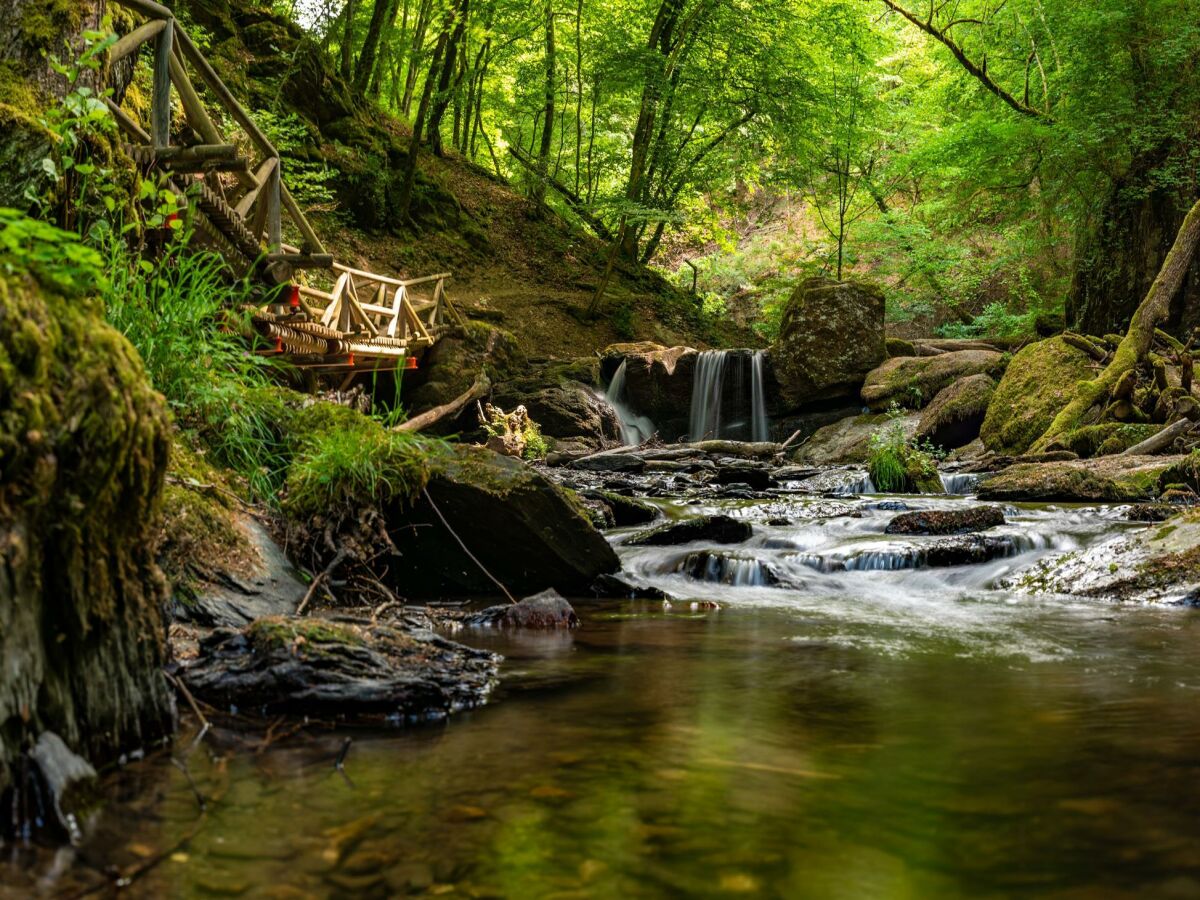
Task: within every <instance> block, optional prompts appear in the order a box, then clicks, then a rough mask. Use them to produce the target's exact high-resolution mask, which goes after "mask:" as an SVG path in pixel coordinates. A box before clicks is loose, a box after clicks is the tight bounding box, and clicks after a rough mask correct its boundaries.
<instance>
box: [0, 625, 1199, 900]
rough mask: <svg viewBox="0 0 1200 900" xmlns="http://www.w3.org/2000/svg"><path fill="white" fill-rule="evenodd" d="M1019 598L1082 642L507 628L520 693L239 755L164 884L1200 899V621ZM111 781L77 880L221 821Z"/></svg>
mask: <svg viewBox="0 0 1200 900" xmlns="http://www.w3.org/2000/svg"><path fill="white" fill-rule="evenodd" d="M984 605H985V604H983V603H982V602H981V603H979V604H976V606H984ZM967 609H968V612H969V610H970V607H967ZM1008 609H1009V611H1010V615H1011V621H1012V626H1011V628H1012V631H1013V636H1011V639H1012V640H1013V641H1025V640H1028V639H1030V638H1031V636H1040V639H1043V640H1045V641H1048V642H1053V643H1054V644H1055V645H1057V646H1061V647H1065V648H1066V647H1069V648H1070V651H1071V652H1070V653H1069V654H1063V655H1059V656H1056V657H1054V658H1051V659H1048V660H1046V661H1040V662H1039V661H1032V660H1030V659H1029V658H1026V657H1021V656H1004V655H994V654H988V653H964V652H963V647H962V645H961V644H960V643H957V642H955V641H948V640H943V639H942V637H940V636H939V634H938V633H936V632H933V633H931V634H930V635H929V636H928V638H927V639H926V640H925V641H923V642H922V643H921V644H920V645H919V646H915V647H913V648H912V649H911V650H910V652H908V653H905V654H901V655H891V654H883V653H878V652H875V651H873V650H872V649H870V648H867V647H863V646H858V645H851V644H847V643H844V642H840V641H837V640H831V639H828V635H829V633H830V631H831V630H830V628H829V627H828V622H826V621H823V620H822V619H821V617H820V616H819V615H817V614H816V613H814V612H812V611H808V612H803V611H800V612H797V611H788V610H784V609H778V608H758V609H728V608H727V609H724V610H722V611H720V612H719V613H715V614H708V615H673V614H668V613H664V612H663V611H662V610H661V608H660V607H659V606H658V605H655V604H621V605H616V604H605V605H600V606H597V607H595V608H592V609H589V610H587V611H586V614H585V627H584V628H583V629H582V630H580V631H579V632H577V633H576V634H574V635H572V636H570V638H569V639H567V640H562V639H558V640H550V641H545V640H541V639H530V638H529V637H528V636H525V637H522V638H521V639H520V640H519V641H517V642H509V641H508V640H506V639H505V638H503V637H502V636H495V635H494V636H492V637H490V638H489V639H488V644H489V646H491V647H493V648H495V649H498V650H501V651H502V652H504V653H506V654H507V655H508V657H509V662H508V663H507V664H506V665H507V667H508V668H507V669H506V675H507V678H506V681H505V686H504V687H503V689H502V691H501V693H500V694H499V695H498V696H497V698H496V702H495V704H494V705H492V706H489V707H487V708H484V709H480V710H475V711H473V712H470V713H467V714H465V715H462V716H457V717H455V718H454V719H452V720H451V721H450V722H449V723H447V724H445V725H441V726H430V727H420V728H415V729H412V730H410V731H406V732H391V733H385V734H379V733H358V734H355V735H354V736H355V743H354V744H353V746H352V749H351V751H350V753H349V755H348V757H347V760H346V772H347V774H348V775H349V776H350V778H349V780H346V779H343V778H341V777H339V776H338V774H337V773H336V772H335V771H334V770H333V766H332V761H333V759H334V758H335V756H336V755H337V752H338V748H339V747H340V745H341V741H342V736H341V735H339V734H325V735H317V736H296V737H294V738H292V739H290V740H286V741H283V742H281V743H278V744H274V745H272V746H270V747H268V748H266V749H264V750H263V751H262V752H258V753H256V752H253V750H252V749H251V750H247V749H245V748H243V749H242V750H240V751H239V752H236V753H233V754H232V755H227V751H228V748H229V746H231V745H229V744H228V736H226V735H223V734H221V733H218V734H216V735H214V736H212V737H210V738H206V740H205V741H204V743H203V744H202V745H201V746H200V748H199V749H198V750H197V751H196V752H195V753H193V755H192V756H191V758H190V765H191V770H192V773H193V775H194V776H195V779H196V782H197V784H198V786H199V787H200V789H201V790H202V791H203V792H204V793H206V794H209V795H216V794H220V795H221V796H220V800H219V802H215V803H213V804H212V806H211V808H210V811H209V814H208V821H207V822H206V823H205V825H204V827H203V828H202V829H201V830H200V831H199V832H198V834H197V835H196V837H195V838H194V839H193V840H192V841H191V842H190V843H189V844H188V845H187V846H186V847H183V848H180V849H179V851H178V852H176V853H174V854H173V855H172V856H171V858H169V859H167V860H166V861H164V862H163V863H162V864H161V865H158V866H157V867H156V868H154V869H153V871H152V872H151V873H150V874H149V875H147V876H146V877H144V878H143V879H141V880H140V881H139V882H138V883H137V884H136V885H135V889H136V890H135V893H137V894H143V895H146V896H180V897H190V896H214V895H217V896H229V895H241V896H271V897H298V896H347V895H354V896H368V897H370V896H380V897H383V896H395V895H397V894H405V893H430V894H438V893H442V892H447V893H451V892H452V893H453V894H454V895H466V896H504V897H549V896H555V897H563V896H568V897H576V896H578V897H630V896H634V897H637V896H664V895H669V896H674V895H679V894H684V893H686V894H698V895H713V894H736V893H742V894H747V895H759V896H779V897H822V898H824V897H835V898H837V897H854V898H860V897H960V896H971V897H979V896H1011V895H1013V894H1018V893H1019V894H1022V895H1035V896H1047V897H1085V896H1087V897H1092V896H1105V897H1107V896H1117V897H1120V896H1129V897H1133V896H1166V895H1168V894H1169V895H1171V896H1197V895H1200V850H1197V848H1196V846H1195V842H1194V839H1193V831H1194V825H1195V821H1196V815H1197V812H1200V778H1197V775H1198V774H1200V772H1198V771H1197V770H1198V769H1200V764H1198V763H1197V761H1196V752H1195V751H1196V747H1197V746H1198V745H1200V744H1198V741H1200V704H1198V703H1197V699H1198V694H1197V691H1198V690H1200V670H1198V667H1197V664H1196V662H1195V653H1194V647H1195V646H1196V642H1197V638H1200V631H1198V630H1197V619H1196V617H1195V614H1193V613H1192V612H1190V611H1185V610H1153V609H1134V610H1119V611H1118V610H1114V609H1112V608H1109V607H1105V606H1101V605H1091V606H1087V607H1084V606H1077V607H1059V606H1053V605H1049V604H1047V605H1044V606H1021V607H1019V608H1014V607H1009V608H1008ZM839 627H840V626H839ZM997 627H998V626H997ZM835 630H836V629H835ZM109 788H110V790H111V791H113V792H114V799H113V801H112V802H110V804H109V805H108V807H107V808H106V810H105V812H104V813H103V815H102V816H100V817H99V820H98V821H97V822H95V823H93V837H92V838H91V840H90V842H89V844H88V846H86V847H85V848H84V850H83V858H84V860H86V861H87V863H88V865H90V866H91V868H89V867H88V865H85V864H84V863H78V862H77V863H76V864H75V866H74V867H73V868H72V869H71V870H70V874H69V876H67V878H68V880H69V881H72V882H76V883H78V884H89V883H94V881H95V879H96V878H97V877H99V876H98V874H97V870H98V869H100V868H102V867H103V866H104V865H108V864H112V863H117V864H120V865H129V864H132V863H135V862H136V861H137V860H138V859H139V858H144V857H145V856H147V855H151V854H153V853H155V852H158V851H159V850H161V849H162V848H164V847H170V846H172V845H173V844H174V843H175V842H176V841H177V840H178V839H179V838H180V836H181V835H184V834H186V833H187V832H188V829H189V828H191V827H192V823H193V822H194V821H195V818H196V801H195V798H194V796H193V795H192V793H191V790H190V788H189V787H188V784H187V781H186V779H185V778H184V777H183V775H182V773H181V772H179V771H178V770H177V769H175V768H174V767H172V766H171V765H170V763H169V762H168V761H167V760H165V759H158V760H151V761H148V762H147V763H145V764H142V765H140V766H137V767H133V768H131V769H130V770H128V771H127V772H126V773H125V774H124V775H123V776H122V777H121V778H120V779H117V780H115V781H113V782H111V783H110V785H109ZM0 871H2V870H0ZM10 875H12V877H11V878H10V877H9V876H10ZM32 877H34V876H33V874H32V873H30V872H29V871H28V870H25V871H24V872H22V873H20V874H17V873H15V872H14V871H13V870H12V869H9V870H7V871H3V872H2V875H0V881H3V883H5V884H8V885H21V886H23V887H28V886H29V882H28V879H30V878H32ZM17 878H22V879H25V882H24V883H22V882H20V881H17V880H16V879H17ZM65 883H66V882H64V881H63V880H61V879H60V880H59V881H57V882H56V883H55V887H56V888H62V887H63V886H64V884H65ZM44 884H45V882H44Z"/></svg>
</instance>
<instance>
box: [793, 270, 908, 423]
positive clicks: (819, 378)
mask: <svg viewBox="0 0 1200 900" xmlns="http://www.w3.org/2000/svg"><path fill="white" fill-rule="evenodd" d="M883 315H884V297H883V292H882V291H880V290H879V289H878V288H876V287H873V286H871V285H867V284H862V283H860V282H852V281H833V280H831V279H828V278H807V279H805V280H804V281H802V282H801V283H800V284H799V285H797V286H796V289H795V291H793V292H792V296H791V297H790V298H788V301H787V304H786V305H785V306H784V310H783V319H782V322H781V324H780V328H779V338H778V339H777V340H776V342H775V343H774V344H773V345H772V347H771V350H770V360H771V365H772V367H773V368H774V370H775V377H776V378H777V379H778V381H779V391H780V395H781V396H782V398H783V403H784V404H785V405H786V406H787V407H790V408H792V409H795V408H798V407H801V406H803V405H804V404H807V403H812V402H815V401H823V400H829V399H832V398H837V397H848V396H853V395H854V394H856V393H857V392H858V389H859V387H860V386H861V385H862V383H863V379H864V378H865V377H866V375H867V373H868V372H870V371H871V370H872V369H873V368H875V367H876V366H877V365H879V363H880V362H882V361H883V359H884V358H885V357H886V356H887V350H886V348H885V344H884V333H883Z"/></svg>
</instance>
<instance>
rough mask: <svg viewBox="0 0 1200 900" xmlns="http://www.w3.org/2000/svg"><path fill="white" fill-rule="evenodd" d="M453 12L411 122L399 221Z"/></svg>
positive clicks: (408, 196) (398, 204)
mask: <svg viewBox="0 0 1200 900" xmlns="http://www.w3.org/2000/svg"><path fill="white" fill-rule="evenodd" d="M452 17H453V11H451V13H450V14H449V17H448V18H447V20H446V23H445V25H444V26H443V27H442V31H441V34H439V35H438V41H437V46H436V47H435V48H434V51H433V59H432V60H431V61H430V63H429V73H428V74H427V75H426V76H425V88H424V89H423V90H422V91H421V102H420V104H419V105H418V106H417V117H416V119H415V120H414V121H413V130H412V140H411V141H410V142H409V145H408V159H407V160H405V162H404V178H403V180H402V181H401V183H400V195H399V196H398V197H397V198H396V215H397V217H398V218H400V219H405V218H407V216H408V209H409V207H410V206H411V205H412V192H413V186H414V185H415V184H416V182H417V157H418V155H419V154H420V152H421V136H422V133H423V131H424V130H425V129H424V126H425V119H426V117H427V116H428V115H429V100H430V98H431V97H432V96H433V86H434V84H435V83H436V81H437V77H438V72H439V71H440V70H441V65H442V54H443V53H444V52H445V50H446V42H447V41H448V40H449V39H450V26H451V25H452V24H453V18H452Z"/></svg>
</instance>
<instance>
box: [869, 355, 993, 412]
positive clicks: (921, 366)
mask: <svg viewBox="0 0 1200 900" xmlns="http://www.w3.org/2000/svg"><path fill="white" fill-rule="evenodd" d="M1005 362H1006V360H1005V357H1004V354H1002V353H998V352H996V351H994V350H956V351H953V352H950V353H939V354H937V355H936V356H900V357H894V358H892V359H889V360H888V361H887V362H885V363H884V364H883V365H881V366H880V367H879V368H877V369H874V370H873V371H872V372H870V374H868V375H867V377H866V382H865V383H864V384H863V388H862V399H863V402H864V403H866V404H867V406H869V407H870V408H871V409H873V410H875V411H877V412H878V411H882V410H885V409H887V408H888V407H889V406H891V405H892V404H893V403H895V404H897V405H899V406H901V407H905V408H907V409H922V408H923V407H924V406H925V405H926V404H928V403H929V402H930V401H931V400H933V398H934V397H935V396H937V394H938V392H939V391H941V390H944V389H945V388H947V387H949V386H950V385H952V384H953V383H954V382H956V381H958V380H959V379H960V378H967V377H968V376H971V375H980V374H986V375H991V376H999V375H1000V373H1001V372H1003V371H1004V366H1005Z"/></svg>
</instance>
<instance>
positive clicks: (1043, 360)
mask: <svg viewBox="0 0 1200 900" xmlns="http://www.w3.org/2000/svg"><path fill="white" fill-rule="evenodd" d="M1092 366H1093V361H1092V358H1091V357H1090V356H1088V355H1087V354H1086V353H1084V352H1083V351H1082V350H1079V349H1078V348H1076V347H1072V346H1071V345H1070V344H1068V343H1067V342H1066V341H1064V340H1063V339H1062V338H1061V337H1055V338H1050V339H1049V340H1045V341H1038V342H1037V343H1034V344H1030V345H1029V346H1028V347H1025V348H1024V349H1022V350H1021V351H1020V352H1018V353H1017V355H1016V356H1014V357H1013V359H1012V363H1011V364H1010V365H1009V367H1008V369H1007V370H1005V372H1004V377H1003V378H1001V379H1000V384H999V385H997V387H996V392H995V394H993V395H992V402H991V405H990V406H989V407H988V413H987V416H986V417H985V418H984V420H983V426H982V428H981V429H980V437H982V438H983V443H984V446H986V447H987V448H988V449H989V450H991V451H993V452H994V453H1003V454H1007V455H1012V456H1018V455H1020V454H1022V453H1024V452H1025V451H1026V450H1028V449H1029V448H1030V447H1032V446H1033V443H1034V441H1036V440H1037V439H1038V438H1039V437H1041V436H1042V435H1043V434H1044V433H1045V431H1046V429H1047V428H1049V427H1050V423H1051V422H1053V421H1054V417H1055V416H1056V415H1057V414H1058V413H1059V412H1060V411H1061V410H1062V409H1063V407H1065V406H1066V405H1067V402H1068V401H1069V400H1070V399H1071V396H1072V394H1073V393H1074V390H1075V385H1076V384H1078V383H1079V382H1080V381H1083V380H1084V379H1086V378H1088V377H1090V376H1091V375H1092V374H1093V368H1092Z"/></svg>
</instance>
